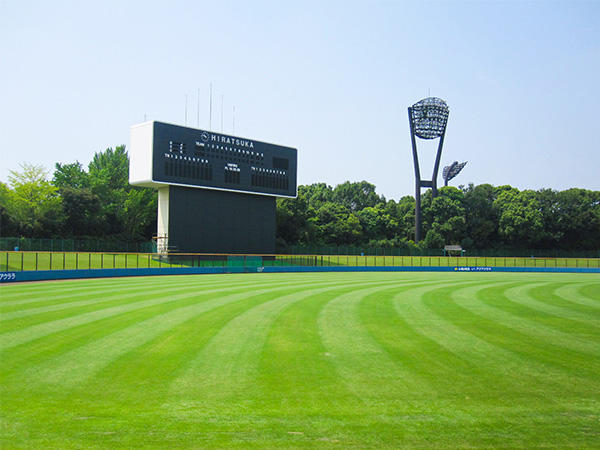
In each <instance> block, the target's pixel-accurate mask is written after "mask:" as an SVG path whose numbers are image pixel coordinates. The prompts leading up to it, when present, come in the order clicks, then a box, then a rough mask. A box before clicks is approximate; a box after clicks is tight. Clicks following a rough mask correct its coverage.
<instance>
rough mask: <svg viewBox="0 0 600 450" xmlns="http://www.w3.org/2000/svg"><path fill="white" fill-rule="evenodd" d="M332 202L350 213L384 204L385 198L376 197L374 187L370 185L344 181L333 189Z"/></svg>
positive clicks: (363, 182) (361, 182) (364, 182)
mask: <svg viewBox="0 0 600 450" xmlns="http://www.w3.org/2000/svg"><path fill="white" fill-rule="evenodd" d="M333 201H334V202H336V203H339V204H341V205H344V206H345V207H346V208H348V209H349V210H350V211H351V212H357V211H360V210H361V209H364V208H366V207H368V206H371V207H373V206H375V205H377V204H378V203H385V197H383V196H380V195H377V193H376V192H375V186H374V185H373V184H371V183H368V182H366V181H360V182H350V181H346V182H345V183H342V184H338V185H337V186H336V187H335V188H334V189H333Z"/></svg>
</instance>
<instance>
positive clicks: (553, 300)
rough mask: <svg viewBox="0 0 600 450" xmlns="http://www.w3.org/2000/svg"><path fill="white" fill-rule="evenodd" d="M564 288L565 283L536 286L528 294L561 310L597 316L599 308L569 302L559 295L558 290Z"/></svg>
mask: <svg viewBox="0 0 600 450" xmlns="http://www.w3.org/2000/svg"><path fill="white" fill-rule="evenodd" d="M562 286H564V283H548V284H545V285H541V286H536V287H534V288H532V289H530V290H529V292H528V294H529V296H531V297H532V298H534V299H536V300H538V301H540V302H543V303H546V304H549V305H554V306H557V307H559V308H565V309H568V310H571V311H577V312H579V313H581V315H582V316H586V317H587V316H589V315H590V314H597V313H598V308H595V307H593V306H588V305H582V304H581V303H579V302H574V301H572V300H567V299H566V298H564V297H562V296H560V295H558V294H557V292H556V291H557V290H558V289H559V288H561V287H562Z"/></svg>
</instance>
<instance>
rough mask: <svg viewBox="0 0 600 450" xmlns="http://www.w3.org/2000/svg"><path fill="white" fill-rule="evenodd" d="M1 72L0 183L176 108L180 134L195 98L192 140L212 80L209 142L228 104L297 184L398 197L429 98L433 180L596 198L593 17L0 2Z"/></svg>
mask: <svg viewBox="0 0 600 450" xmlns="http://www.w3.org/2000/svg"><path fill="white" fill-rule="evenodd" d="M0 67H1V70H0V149H1V154H2V157H1V158H0V180H2V181H5V182H6V181H7V176H8V170H9V169H17V168H18V165H19V163H20V162H29V163H34V164H42V165H44V166H45V167H46V168H48V169H50V170H53V168H54V163H55V162H63V163H69V162H74V161H75V160H79V161H81V162H82V163H84V164H86V165H87V163H88V162H89V160H90V159H91V157H92V156H93V154H94V152H98V151H102V150H104V149H105V148H107V147H114V146H117V145H119V144H128V141H129V127H130V126H131V125H133V124H135V123H139V122H142V121H143V120H144V117H147V118H148V119H154V120H162V121H166V122H172V123H178V124H184V121H185V96H186V94H187V95H188V120H187V123H188V125H190V126H196V124H197V116H198V112H197V101H198V100H197V96H198V89H200V111H199V113H200V114H199V118H200V120H199V122H200V128H208V122H209V101H208V98H209V83H211V82H212V83H213V116H212V129H213V130H215V131H220V130H221V96H223V104H224V108H223V117H224V124H223V131H224V132H225V133H231V132H232V126H233V123H232V122H233V120H232V110H233V106H235V110H236V114H235V134H236V135H239V136H244V137H249V138H253V139H257V140H262V141H267V142H273V143H277V144H282V145H288V146H293V147H296V148H298V158H299V183H301V184H308V183H313V182H326V183H328V184H331V185H335V184H338V183H340V182H343V181H345V180H352V181H360V180H363V179H364V180H367V181H369V182H371V183H374V184H375V185H376V186H377V188H378V192H379V193H382V194H384V195H385V196H386V197H387V198H395V199H398V198H399V197H401V196H403V195H407V194H410V195H413V194H414V175H413V166H412V164H413V163H412V155H411V149H410V136H409V128H408V119H407V107H408V106H410V105H411V104H413V103H415V102H416V101H418V100H420V99H422V98H424V97H427V96H428V95H429V94H431V95H432V96H437V97H441V98H443V99H445V100H446V101H447V103H448V105H449V107H450V118H449V122H448V129H447V134H446V141H445V146H444V153H443V155H442V166H443V165H446V164H448V163H450V162H452V161H454V160H460V161H462V160H468V161H469V163H468V165H467V166H466V168H465V169H464V170H463V172H462V173H461V174H460V175H459V176H458V177H457V178H456V179H455V180H454V181H453V182H452V184H454V185H458V184H467V183H469V182H473V183H475V184H480V183H492V184H494V185H502V184H511V185H513V186H516V187H519V188H521V189H524V188H531V189H539V188H543V187H549V188H554V189H565V188H569V187H583V188H587V189H594V190H600V152H599V145H598V132H599V131H600V120H599V119H598V115H599V113H600V91H599V88H598V86H599V84H598V80H600V2H573V1H569V2H541V1H540V2H468V3H467V2H400V1H389V2H384V1H372V2H353V1H340V2H322V1H321V2H305V1H302V2H287V1H269V2H263V1H250V2H246V1H239V2H223V1H211V2H192V1H190V2H178V1H169V2H165V1H160V2H151V1H140V2H134V1H104V2H93V3H92V2H76V1H73V2H62V1H52V2H48V1H43V2H42V1H32V2H29V1H27V2H25V1H6V0H0ZM423 142H424V141H421V142H420V143H423ZM423 149H424V150H427V152H425V153H427V154H423V155H422V158H423V161H422V163H421V164H422V171H423V172H426V173H428V172H429V171H430V170H431V166H432V163H433V158H432V155H433V150H432V149H431V148H426V146H425V147H423ZM427 156H428V157H427ZM424 177H425V174H424ZM440 183H441V180H440Z"/></svg>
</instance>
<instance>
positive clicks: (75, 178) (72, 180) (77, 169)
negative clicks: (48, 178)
mask: <svg viewBox="0 0 600 450" xmlns="http://www.w3.org/2000/svg"><path fill="white" fill-rule="evenodd" d="M52 183H53V184H54V186H56V187H57V188H59V189H62V188H67V187H69V188H72V189H86V188H89V187H90V178H89V175H88V173H87V172H86V171H85V170H84V169H83V166H82V165H81V163H80V162H79V161H75V162H74V163H71V164H61V163H56V165H55V170H54V176H53V179H52Z"/></svg>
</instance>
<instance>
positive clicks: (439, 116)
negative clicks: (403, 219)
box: [408, 97, 450, 242]
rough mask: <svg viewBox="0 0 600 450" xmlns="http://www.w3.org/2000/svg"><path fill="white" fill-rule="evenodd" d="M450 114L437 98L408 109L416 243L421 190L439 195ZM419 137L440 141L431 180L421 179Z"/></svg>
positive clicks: (443, 102)
mask: <svg viewBox="0 0 600 450" xmlns="http://www.w3.org/2000/svg"><path fill="white" fill-rule="evenodd" d="M449 112H450V110H449V109H448V105H447V104H446V102H445V101H444V100H442V99H441V98H437V97H427V98H425V99H423V100H421V101H419V102H417V103H415V104H414V105H412V106H409V107H408V122H409V124H410V139H411V143H412V152H413V161H414V165H415V242H419V241H420V240H421V188H431V191H432V193H433V196H434V197H435V196H436V195H437V177H438V171H439V168H440V158H441V156H442V147H443V145H444V135H445V134H446V124H447V123H448V113H449ZM417 137H418V138H421V139H437V138H439V139H440V141H439V144H438V149H437V155H436V157H435V163H434V166H433V174H432V176H431V180H422V179H421V170H420V168H419V155H418V153H417V140H416V138H417Z"/></svg>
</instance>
